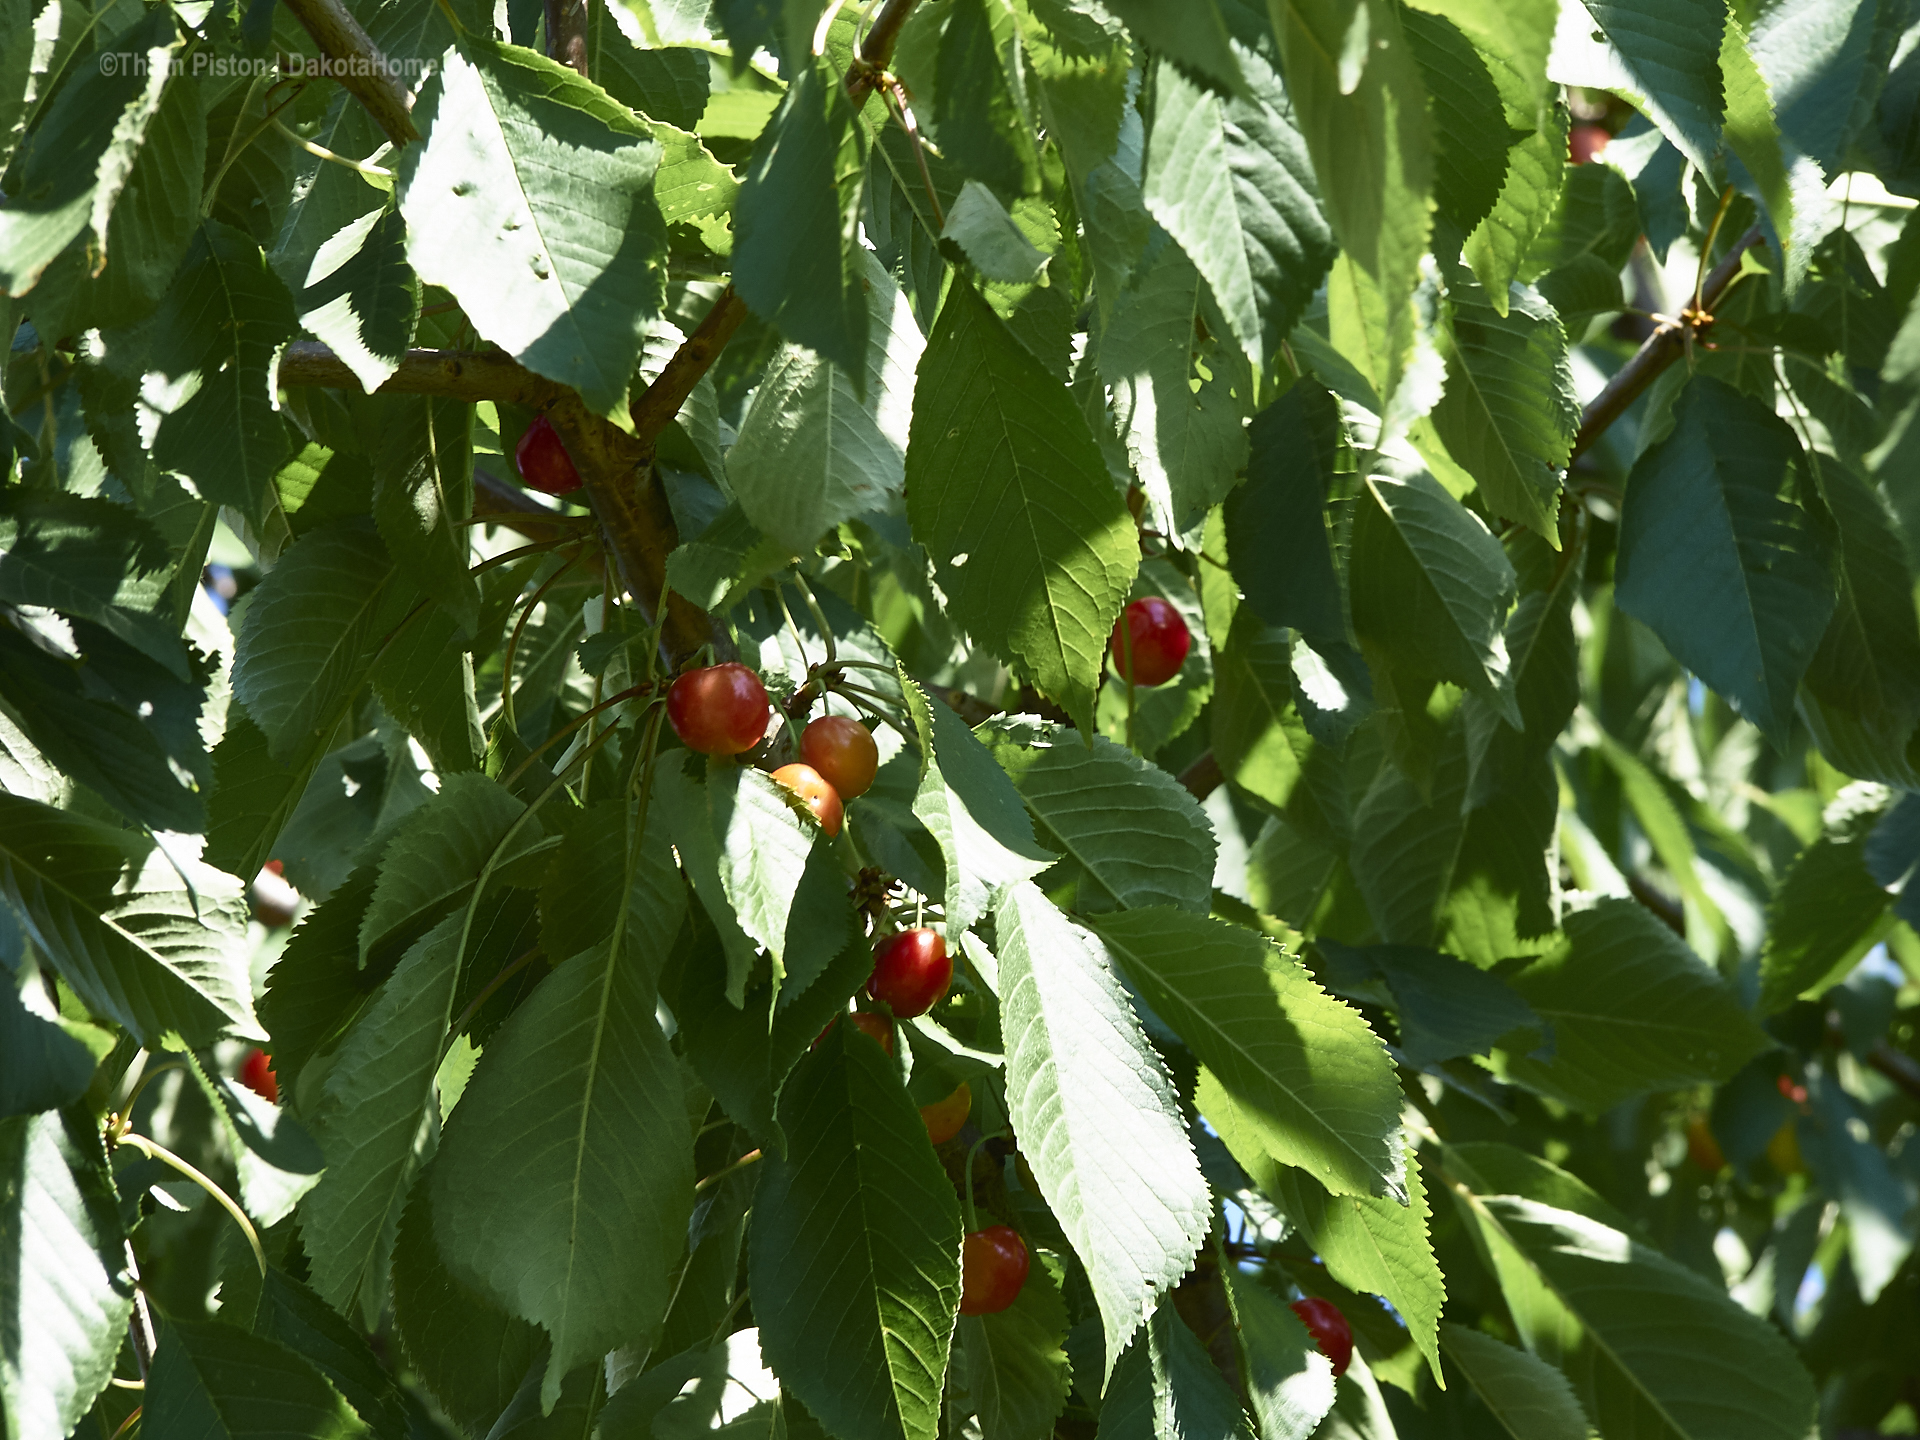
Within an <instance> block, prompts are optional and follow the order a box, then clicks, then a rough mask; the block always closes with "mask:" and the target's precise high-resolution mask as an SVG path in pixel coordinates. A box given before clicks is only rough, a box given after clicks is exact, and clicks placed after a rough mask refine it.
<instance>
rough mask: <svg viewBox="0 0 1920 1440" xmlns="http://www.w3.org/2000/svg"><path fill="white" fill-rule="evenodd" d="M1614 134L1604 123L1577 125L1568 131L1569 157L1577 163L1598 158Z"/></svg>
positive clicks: (1582, 163) (1580, 163)
mask: <svg viewBox="0 0 1920 1440" xmlns="http://www.w3.org/2000/svg"><path fill="white" fill-rule="evenodd" d="M1611 139H1613V134H1612V132H1611V131H1609V130H1608V129H1607V127H1606V126H1604V125H1576V126H1574V127H1573V129H1571V130H1570V131H1568V132H1567V158H1568V159H1569V160H1571V161H1572V162H1573V163H1574V164H1576V165H1584V164H1586V163H1587V162H1588V161H1589V160H1598V159H1599V158H1600V152H1601V151H1602V150H1605V149H1606V148H1607V142H1608V141H1609V140H1611Z"/></svg>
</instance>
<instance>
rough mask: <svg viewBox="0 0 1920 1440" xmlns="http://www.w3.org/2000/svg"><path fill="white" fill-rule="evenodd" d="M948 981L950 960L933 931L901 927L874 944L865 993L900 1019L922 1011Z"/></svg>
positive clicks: (944, 944) (950, 978) (943, 991)
mask: <svg viewBox="0 0 1920 1440" xmlns="http://www.w3.org/2000/svg"><path fill="white" fill-rule="evenodd" d="M952 983H953V961H952V959H950V958H949V957H948V955H947V942H946V941H944V940H942V939H941V938H940V936H939V934H938V933H937V932H936V931H933V930H928V929H925V928H924V927H923V928H921V929H918V930H902V931H901V932H900V933H899V934H898V935H892V936H889V937H888V938H887V939H885V940H882V941H881V942H880V943H879V945H877V946H876V947H874V952H873V974H871V975H869V976H868V977H867V994H869V995H871V996H872V997H873V998H874V999H876V1000H878V1001H881V1002H882V1003H883V1004H885V1005H886V1006H887V1007H888V1008H889V1009H890V1010H892V1011H893V1013H894V1014H895V1015H896V1016H898V1017H899V1018H900V1019H902V1020H911V1019H912V1018H913V1017H914V1016H915V1015H924V1014H926V1013H927V1011H929V1010H931V1009H932V1008H933V1007H934V1006H935V1005H936V1004H938V1003H939V1001H940V997H941V996H942V995H944V994H946V993H947V986H948V985H950V984H952Z"/></svg>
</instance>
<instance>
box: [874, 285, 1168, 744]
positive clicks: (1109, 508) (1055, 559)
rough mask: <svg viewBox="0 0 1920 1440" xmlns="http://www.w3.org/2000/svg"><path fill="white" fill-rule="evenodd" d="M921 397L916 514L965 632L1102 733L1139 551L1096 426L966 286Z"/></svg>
mask: <svg viewBox="0 0 1920 1440" xmlns="http://www.w3.org/2000/svg"><path fill="white" fill-rule="evenodd" d="M915 394H916V396H917V397H919V403H917V404H916V405H915V406H914V415H913V425H912V431H911V436H910V439H909V442H908V445H907V514H908V517H909V518H910V519H911V521H912V523H913V533H914V538H915V539H916V540H918V541H920V543H921V544H923V545H925V546H926V547H927V550H928V553H929V554H930V555H932V556H933V557H935V562H936V566H937V569H938V573H939V576H940V583H941V587H942V588H943V589H944V590H945V591H946V594H947V597H948V601H949V604H950V607H951V611H952V615H953V618H954V620H955V621H957V622H958V623H959V624H961V625H963V626H966V627H967V628H968V629H969V630H971V631H972V632H973V633H974V634H975V635H976V636H977V637H978V638H979V639H980V641H981V642H982V643H983V644H986V645H989V646H991V647H992V648H993V649H994V650H995V651H996V652H997V653H999V654H1000V655H1001V656H1002V657H1003V658H1005V659H1007V660H1008V661H1010V662H1013V663H1017V664H1019V665H1021V666H1022V667H1024V668H1025V669H1026V670H1027V671H1028V672H1029V673H1030V674H1031V675H1032V676H1033V679H1034V682H1035V683H1036V684H1037V685H1038V686H1039V687H1040V689H1041V690H1042V691H1044V692H1046V693H1047V694H1049V695H1053V696H1055V697H1057V698H1058V699H1059V700H1060V701H1061V702H1062V703H1063V704H1064V705H1065V706H1066V708H1067V710H1068V712H1069V713H1071V714H1073V715H1075V716H1076V717H1078V722H1079V724H1080V725H1081V728H1082V729H1088V730H1091V729H1092V728H1093V723H1092V722H1093V706H1094V692H1095V691H1096V689H1097V688H1098V684H1099V677H1100V670H1101V666H1102V664H1103V662H1104V659H1105V653H1106V646H1107V640H1108V638H1109V637H1110V636H1111V634H1112V631H1113V622H1114V620H1115V619H1116V618H1117V617H1118V615H1119V614H1120V609H1121V606H1122V605H1124V604H1125V602H1126V598H1127V592H1128V589H1129V588H1130V586H1131V585H1132V582H1133V576H1134V572H1135V570H1136V569H1137V568H1138V566H1139V546H1138V544H1137V543H1136V541H1135V539H1134V529H1133V523H1132V518H1131V517H1130V516H1129V515H1128V514H1127V510H1126V506H1125V504H1124V503H1122V500H1121V497H1120V496H1119V494H1118V493H1117V492H1116V491H1115V490H1114V488H1113V485H1112V482H1111V481H1110V480H1109V479H1108V478H1107V472H1106V466H1105V465H1104V463H1103V462H1102V461H1101V459H1100V454H1099V451H1098V450H1097V449H1096V448H1095V446H1094V444H1093V439H1092V436H1091V435H1090V434H1089V432H1088V430H1087V423H1086V421H1085V419H1084V418H1082V416H1081V414H1080V412H1079V411H1078V409H1076V408H1075V406H1074V404H1073V401H1072V399H1071V397H1069V396H1068V394H1067V393H1066V390H1065V389H1064V388H1063V387H1062V386H1061V385H1060V383H1059V382H1058V381H1057V380H1055V379H1054V378H1053V377H1052V376H1051V375H1049V374H1048V373H1047V371H1046V370H1045V368H1044V367H1043V366H1042V365H1041V364H1040V362H1039V361H1038V360H1037V359H1035V358H1034V357H1033V355H1032V354H1031V352H1029V351H1028V350H1027V349H1026V348H1025V347H1024V346H1023V345H1021V344H1020V342H1019V341H1018V340H1016V339H1015V338H1014V337H1013V335H1012V334H1011V333H1010V332H1009V331H1008V330H1007V328H1006V326H1005V324H1004V323H1003V322H1002V321H1000V320H999V318H998V317H996V316H995V315H994V314H993V312H992V311H991V310H990V309H989V308H988V307H987V305H986V302H985V301H983V300H982V299H981V298H980V297H979V296H978V295H977V294H975V293H974V291H973V289H972V288H971V287H970V286H968V285H964V284H956V285H955V286H953V287H952V289H951V290H950V292H949V293H948V296H947V300H946V303H945V304H943V305H942V306H941V307H940V317H939V319H938V320H937V321H936V322H935V324H934V330H933V336H932V338H931V339H930V340H929V341H928V343H927V349H926V353H925V354H924V355H923V356H922V357H921V359H920V366H919V371H918V377H917V380H916V383H915Z"/></svg>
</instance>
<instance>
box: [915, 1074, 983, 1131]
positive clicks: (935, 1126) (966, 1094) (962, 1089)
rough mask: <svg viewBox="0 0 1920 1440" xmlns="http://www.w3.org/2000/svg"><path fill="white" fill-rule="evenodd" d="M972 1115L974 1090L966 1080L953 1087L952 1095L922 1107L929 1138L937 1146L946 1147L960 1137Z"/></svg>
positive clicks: (921, 1113) (922, 1116)
mask: <svg viewBox="0 0 1920 1440" xmlns="http://www.w3.org/2000/svg"><path fill="white" fill-rule="evenodd" d="M972 1113H973V1089H972V1087H971V1086H969V1085H968V1084H967V1082H966V1081H964V1080H962V1081H961V1082H960V1083H959V1084H958V1085H956V1086H954V1087H953V1093H952V1094H951V1095H947V1096H944V1097H942V1098H941V1099H938V1100H936V1101H934V1102H933V1103H932V1104H931V1105H922V1106H921V1107H920V1118H921V1119H922V1120H924V1121H926V1122H927V1138H928V1139H929V1140H931V1141H933V1143H934V1144H936V1145H944V1144H946V1143H947V1141H949V1140H951V1139H953V1137H954V1136H956V1135H958V1134H959V1133H960V1127H961V1126H962V1125H965V1124H966V1123H967V1116H969V1115H971V1114H972Z"/></svg>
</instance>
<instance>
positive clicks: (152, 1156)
mask: <svg viewBox="0 0 1920 1440" xmlns="http://www.w3.org/2000/svg"><path fill="white" fill-rule="evenodd" d="M114 1143H115V1144H117V1145H131V1146H132V1147H133V1148H134V1149H135V1150H138V1151H139V1152H140V1153H141V1154H142V1155H145V1156H146V1157H147V1158H148V1159H149V1160H158V1161H160V1162H161V1163H162V1164H164V1165H170V1166H172V1167H173V1168H174V1169H175V1170H178V1171H179V1172H180V1173H181V1174H182V1175H184V1176H186V1177H187V1178H188V1179H189V1180H191V1181H193V1183H194V1184H196V1185H198V1186H199V1187H200V1188H201V1189H202V1190H204V1191H206V1192H207V1194H209V1195H211V1196H212V1197H213V1198H214V1200H215V1201H216V1202H217V1203H218V1204H219V1206H220V1208H221V1209H223V1210H225V1211H226V1212H227V1213H228V1214H229V1215H231V1216H232V1217H233V1218H234V1222H235V1223H236V1224H237V1225H239V1227H240V1228H241V1229H242V1230H243V1231H245V1232H246V1236H247V1244H249V1245H251V1246H252V1247H253V1258H254V1261H255V1262H256V1263H257V1264H258V1265H259V1266H260V1273H261V1274H262V1275H265V1274H266V1273H267V1252H266V1251H264V1250H262V1249H261V1248H260V1236H259V1235H258V1234H257V1233H256V1232H255V1231H254V1228H253V1222H252V1221H251V1220H249V1219H247V1212H246V1211H244V1210H242V1209H241V1208H240V1207H239V1205H238V1204H236V1203H235V1202H234V1198H233V1197H232V1196H231V1195H229V1194H227V1192H226V1191H224V1190H222V1189H221V1188H220V1187H219V1186H218V1185H216V1184H214V1183H213V1181H211V1180H209V1179H208V1178H207V1177H206V1176H205V1175H203V1174H201V1173H200V1172H199V1171H198V1170H196V1169H194V1168H193V1166H191V1165H189V1164H188V1163H187V1162H186V1161H184V1160H182V1159H181V1158H180V1157H179V1156H178V1155H176V1154H174V1153H173V1152H172V1151H171V1150H169V1149H167V1147H166V1146H164V1145H162V1144H160V1142H159V1141H157V1140H149V1139H148V1138H147V1137H146V1136H144V1135H135V1134H133V1133H132V1132H128V1133H126V1134H123V1135H119V1136H117V1137H115V1140H114Z"/></svg>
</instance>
